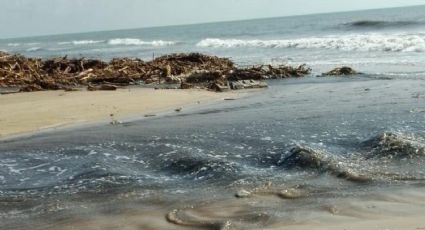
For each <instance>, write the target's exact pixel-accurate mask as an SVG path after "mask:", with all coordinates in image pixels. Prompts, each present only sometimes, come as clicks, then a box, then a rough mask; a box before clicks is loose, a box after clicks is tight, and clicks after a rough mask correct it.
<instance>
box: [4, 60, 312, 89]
mask: <svg viewBox="0 0 425 230" xmlns="http://www.w3.org/2000/svg"><path fill="white" fill-rule="evenodd" d="M310 71H311V70H310V69H309V68H308V67H306V66H305V65H301V66H299V67H291V66H277V67H274V66H259V67H251V68H237V67H235V65H234V63H233V62H232V61H231V60H230V59H228V58H219V57H216V56H208V55H203V54H199V53H189V54H171V55H166V56H162V57H159V58H156V59H154V60H152V61H149V62H145V61H143V60H140V59H130V58H115V59H112V60H111V61H109V62H104V61H101V60H94V59H84V58H81V59H68V58H67V57H66V56H65V57H61V58H53V59H47V60H43V59H39V58H27V57H24V56H22V55H16V54H8V53H4V52H0V87H18V88H19V89H20V91H38V90H57V89H72V88H75V87H82V86H91V87H92V88H93V86H94V88H96V86H101V85H105V84H109V85H119V86H126V85H137V84H154V83H174V84H181V85H182V88H190V87H195V86H196V87H200V88H211V86H212V85H214V86H217V85H219V86H226V85H228V82H229V81H236V80H262V79H268V78H285V77H300V76H304V75H306V74H309V73H310ZM183 86H184V87H183ZM100 88H102V87H100Z"/></svg>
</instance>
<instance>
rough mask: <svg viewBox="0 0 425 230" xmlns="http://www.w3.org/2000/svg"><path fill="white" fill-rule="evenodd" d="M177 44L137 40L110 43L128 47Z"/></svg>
mask: <svg viewBox="0 0 425 230" xmlns="http://www.w3.org/2000/svg"><path fill="white" fill-rule="evenodd" d="M176 43H177V42H174V41H163V40H155V41H143V40H140V39H137V38H116V39H111V40H109V41H108V44H109V45H128V46H171V45H175V44H176Z"/></svg>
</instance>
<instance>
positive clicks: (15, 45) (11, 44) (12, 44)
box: [7, 43, 21, 47]
mask: <svg viewBox="0 0 425 230" xmlns="http://www.w3.org/2000/svg"><path fill="white" fill-rule="evenodd" d="M20 45H21V44H20V43H8V44H7V46H10V47H17V46H20Z"/></svg>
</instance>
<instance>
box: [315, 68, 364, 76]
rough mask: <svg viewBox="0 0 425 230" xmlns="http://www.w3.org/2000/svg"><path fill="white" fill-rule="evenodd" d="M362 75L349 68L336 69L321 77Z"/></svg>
mask: <svg viewBox="0 0 425 230" xmlns="http://www.w3.org/2000/svg"><path fill="white" fill-rule="evenodd" d="M356 74H360V73H358V72H356V71H355V70H354V69H352V68H351V67H348V66H343V67H338V68H335V69H333V70H331V71H329V72H327V73H323V74H322V75H321V76H322V77H324V76H348V75H356Z"/></svg>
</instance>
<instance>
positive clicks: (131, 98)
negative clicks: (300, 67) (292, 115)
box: [0, 88, 236, 138]
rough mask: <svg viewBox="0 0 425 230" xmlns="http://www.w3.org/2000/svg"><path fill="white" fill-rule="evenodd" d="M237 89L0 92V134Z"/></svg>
mask: <svg viewBox="0 0 425 230" xmlns="http://www.w3.org/2000/svg"><path fill="white" fill-rule="evenodd" d="M235 95H236V93H234V92H230V93H214V92H209V91H205V90H154V89H146V88H129V89H120V90H117V91H94V92H88V91H77V92H64V91H44V92H31V93H18V94H8V95H0V127H1V129H0V138H2V137H3V138H4V137H8V136H11V135H18V134H23V133H28V132H35V131H40V130H43V129H47V128H54V127H58V126H65V125H71V124H76V123H85V122H94V121H99V120H100V121H101V120H105V121H108V120H109V121H110V120H111V116H110V115H111V114H114V119H118V120H119V119H122V118H125V117H129V116H132V115H144V114H148V113H155V112H161V111H167V110H170V111H173V110H174V109H176V108H177V107H180V106H189V105H197V104H198V103H205V102H208V101H214V100H219V99H222V98H224V97H228V96H235Z"/></svg>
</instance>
